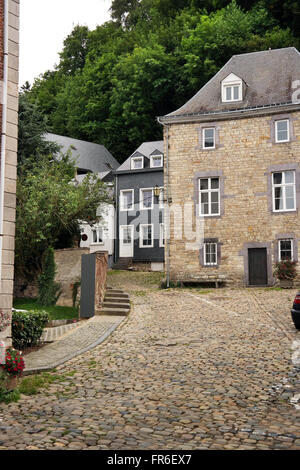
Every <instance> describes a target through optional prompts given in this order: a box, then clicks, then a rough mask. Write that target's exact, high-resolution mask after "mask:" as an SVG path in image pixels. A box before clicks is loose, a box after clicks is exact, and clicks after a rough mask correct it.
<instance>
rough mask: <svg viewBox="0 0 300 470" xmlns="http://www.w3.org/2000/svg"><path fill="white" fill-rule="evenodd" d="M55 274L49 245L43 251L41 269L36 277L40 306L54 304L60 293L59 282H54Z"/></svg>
mask: <svg viewBox="0 0 300 470" xmlns="http://www.w3.org/2000/svg"><path fill="white" fill-rule="evenodd" d="M55 274H56V264H55V261H54V249H53V248H52V247H51V246H50V247H49V248H48V249H47V250H46V253H45V261H44V263H43V271H42V273H41V274H40V276H39V277H38V288H39V295H38V298H37V301H38V303H39V304H40V305H42V306H45V307H48V306H50V305H55V304H56V302H57V299H58V297H59V295H60V284H59V283H58V282H55Z"/></svg>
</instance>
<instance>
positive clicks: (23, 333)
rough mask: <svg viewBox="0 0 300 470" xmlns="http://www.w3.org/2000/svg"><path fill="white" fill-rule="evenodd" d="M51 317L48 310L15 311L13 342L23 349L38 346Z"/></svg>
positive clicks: (15, 345)
mask: <svg viewBox="0 0 300 470" xmlns="http://www.w3.org/2000/svg"><path fill="white" fill-rule="evenodd" d="M48 322H49V317H48V314H47V313H46V312H16V311H14V312H13V316H12V343H13V347H14V348H16V349H18V350H20V351H22V350H23V349H25V348H29V347H32V346H38V345H39V344H40V341H41V337H42V334H43V330H44V328H45V326H46V325H47V323H48Z"/></svg>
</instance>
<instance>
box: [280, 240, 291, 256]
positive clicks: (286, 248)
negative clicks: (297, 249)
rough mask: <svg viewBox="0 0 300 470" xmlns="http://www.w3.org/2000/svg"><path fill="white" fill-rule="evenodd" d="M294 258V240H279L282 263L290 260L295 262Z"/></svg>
mask: <svg viewBox="0 0 300 470" xmlns="http://www.w3.org/2000/svg"><path fill="white" fill-rule="evenodd" d="M293 256H294V254H293V240H291V239H283V240H278V260H279V261H282V260H285V259H290V260H291V261H293Z"/></svg>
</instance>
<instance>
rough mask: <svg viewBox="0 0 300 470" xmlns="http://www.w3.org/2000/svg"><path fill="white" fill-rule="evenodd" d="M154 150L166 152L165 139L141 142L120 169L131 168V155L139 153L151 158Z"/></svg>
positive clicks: (161, 152)
mask: <svg viewBox="0 0 300 470" xmlns="http://www.w3.org/2000/svg"><path fill="white" fill-rule="evenodd" d="M154 151H159V153H160V154H163V153H164V141H163V140H156V141H154V142H144V143H143V144H141V145H140V146H139V147H138V148H137V149H136V150H135V151H134V152H133V153H132V154H131V155H130V157H129V158H127V160H125V162H124V163H123V164H122V165H121V166H120V167H119V168H118V170H117V171H118V172H119V171H126V170H127V171H128V170H130V169H131V157H135V156H136V154H137V153H139V154H142V155H143V156H145V157H147V158H150V155H151V154H152V153H153V152H154ZM132 171H134V170H132Z"/></svg>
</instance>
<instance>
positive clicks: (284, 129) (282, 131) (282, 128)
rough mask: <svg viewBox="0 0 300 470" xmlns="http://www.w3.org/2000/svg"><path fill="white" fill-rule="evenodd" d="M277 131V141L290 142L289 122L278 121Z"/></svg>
mask: <svg viewBox="0 0 300 470" xmlns="http://www.w3.org/2000/svg"><path fill="white" fill-rule="evenodd" d="M276 129H277V140H278V141H282V140H288V138H289V131H288V121H276Z"/></svg>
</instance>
